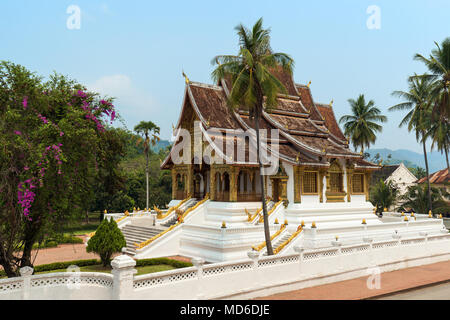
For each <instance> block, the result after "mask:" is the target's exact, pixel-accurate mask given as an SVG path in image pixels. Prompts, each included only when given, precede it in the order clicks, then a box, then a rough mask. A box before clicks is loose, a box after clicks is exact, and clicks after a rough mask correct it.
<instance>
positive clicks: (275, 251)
mask: <svg viewBox="0 0 450 320" xmlns="http://www.w3.org/2000/svg"><path fill="white" fill-rule="evenodd" d="M302 231H303V227H302V226H301V225H300V226H298V228H297V231H295V232H294V233H293V234H292V235H291V236H290V237H289V239H287V240H286V241H284V242H283V243H281V244H280V245H279V246H278V247H276V248H275V249H274V250H273V254H277V253H279V252H280V251H281V250H283V248H284V247H286V246H287V245H288V244H289V243H290V242H291V241H292V240H294V239H295V238H296V237H297V236H298V235H299V234H300V233H301V232H302Z"/></svg>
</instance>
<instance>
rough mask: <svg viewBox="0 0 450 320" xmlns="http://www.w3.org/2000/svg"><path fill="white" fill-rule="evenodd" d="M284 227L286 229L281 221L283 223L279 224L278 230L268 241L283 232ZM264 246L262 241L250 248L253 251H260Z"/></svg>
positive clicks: (264, 243)
mask: <svg viewBox="0 0 450 320" xmlns="http://www.w3.org/2000/svg"><path fill="white" fill-rule="evenodd" d="M284 229H286V225H285V224H284V223H283V224H282V225H281V227H280V229H278V231H277V232H275V233H274V234H273V235H272V236H271V237H270V241H273V239H275V238H276V237H278V236H279V235H280V234H281V233H282V232H283V230H284ZM265 246H266V242H265V241H263V242H261V243H260V244H259V245H257V246H253V247H252V249H253V250H254V251H261V249H262V248H264V247H265Z"/></svg>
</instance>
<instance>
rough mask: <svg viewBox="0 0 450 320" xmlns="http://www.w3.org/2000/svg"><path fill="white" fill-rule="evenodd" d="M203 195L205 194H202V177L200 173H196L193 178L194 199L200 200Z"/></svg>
mask: <svg viewBox="0 0 450 320" xmlns="http://www.w3.org/2000/svg"><path fill="white" fill-rule="evenodd" d="M202 187H203V188H202ZM202 189H203V190H202ZM204 193H205V192H204V179H203V175H202V174H200V173H197V174H196V175H195V177H194V197H195V198H197V199H202V198H203V197H204V196H205V195H204Z"/></svg>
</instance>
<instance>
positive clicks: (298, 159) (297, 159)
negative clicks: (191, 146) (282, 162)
mask: <svg viewBox="0 0 450 320" xmlns="http://www.w3.org/2000/svg"><path fill="white" fill-rule="evenodd" d="M299 161H300V157H299V156H298V153H297V156H296V157H295V162H299Z"/></svg>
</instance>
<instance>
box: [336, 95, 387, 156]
mask: <svg viewBox="0 0 450 320" xmlns="http://www.w3.org/2000/svg"><path fill="white" fill-rule="evenodd" d="M348 102H349V104H350V107H351V111H352V114H351V115H344V116H342V117H341V118H340V119H339V123H341V124H342V123H343V124H344V134H345V135H346V136H347V137H349V139H350V140H351V142H352V144H353V146H354V147H355V149H356V150H357V149H358V147H359V148H361V152H362V153H364V147H367V148H369V147H370V145H371V144H373V143H375V141H376V139H377V136H376V133H377V132H381V131H382V129H383V127H382V126H381V125H379V124H378V123H377V122H386V121H387V118H386V116H384V115H382V114H381V111H380V109H378V108H377V107H375V102H374V101H373V100H370V101H369V102H368V103H366V100H365V98H364V95H363V94H360V95H359V96H358V98H357V99H356V100H354V99H349V100H348Z"/></svg>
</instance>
